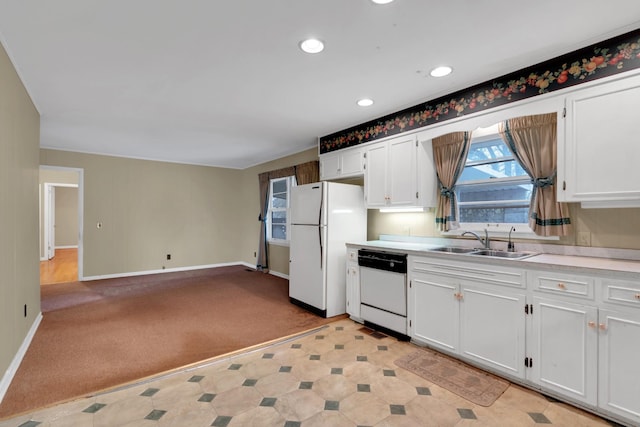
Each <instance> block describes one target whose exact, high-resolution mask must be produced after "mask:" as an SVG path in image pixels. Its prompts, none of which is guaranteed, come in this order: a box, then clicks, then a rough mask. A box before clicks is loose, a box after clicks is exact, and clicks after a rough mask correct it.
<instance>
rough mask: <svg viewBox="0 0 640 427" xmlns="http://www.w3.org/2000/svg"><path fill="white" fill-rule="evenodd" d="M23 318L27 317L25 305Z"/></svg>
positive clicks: (25, 306)
mask: <svg viewBox="0 0 640 427" xmlns="http://www.w3.org/2000/svg"><path fill="white" fill-rule="evenodd" d="M24 317H27V304H25V305H24Z"/></svg>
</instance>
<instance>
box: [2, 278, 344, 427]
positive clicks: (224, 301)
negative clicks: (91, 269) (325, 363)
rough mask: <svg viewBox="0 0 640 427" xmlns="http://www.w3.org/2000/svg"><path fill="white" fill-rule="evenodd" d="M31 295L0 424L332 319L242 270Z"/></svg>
mask: <svg viewBox="0 0 640 427" xmlns="http://www.w3.org/2000/svg"><path fill="white" fill-rule="evenodd" d="M41 292H42V304H41V306H42V313H43V319H42V322H41V324H40V327H39V328H38V331H37V332H36V334H35V336H34V338H33V341H32V343H31V346H30V347H29V349H28V351H27V353H26V355H25V357H24V359H23V360H22V364H21V365H20V368H19V369H18V372H17V373H16V375H15V377H14V379H13V382H12V383H11V385H10V387H9V389H8V391H7V394H6V395H5V397H4V399H3V400H2V402H0V419H3V418H8V417H11V416H14V415H17V414H20V413H24V412H28V411H32V410H34V409H36V408H41V407H44V406H49V405H52V404H54V403H58V402H62V401H67V400H70V399H73V398H77V397H80V396H86V395H90V394H93V393H95V392H98V391H101V390H105V389H109V388H112V387H115V386H118V385H121V384H125V383H128V382H131V381H136V380H139V379H141V378H146V377H149V376H153V375H157V374H158V373H161V372H166V371H169V370H172V369H175V368H178V367H181V366H185V365H190V364H193V363H197V362H200V361H202V360H207V359H209V358H212V357H215V356H219V355H222V354H226V353H229V352H234V351H237V350H240V349H243V348H246V347H251V346H254V345H257V344H261V343H264V342H268V341H271V340H274V339H278V338H281V337H284V336H288V335H292V334H296V333H300V332H302V331H306V330H309V329H312V328H316V327H319V326H321V325H324V324H326V323H329V322H331V321H332V320H335V319H336V318H332V319H324V318H321V317H318V316H316V315H314V314H312V313H310V312H308V311H305V310H303V309H301V308H299V307H297V306H295V305H293V304H291V303H290V302H289V282H288V281H287V280H285V279H282V278H278V277H275V276H272V275H270V274H263V273H259V272H256V271H253V270H250V269H246V268H245V267H242V266H232V267H220V268H212V269H204V270H194V271H185V272H175V273H165V274H155V275H148V276H136V277H128V278H120V279H108V280H98V281H93V282H81V283H80V282H74V283H60V284H54V285H47V286H44V287H42V290H41ZM338 317H340V316H338Z"/></svg>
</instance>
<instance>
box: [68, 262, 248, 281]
mask: <svg viewBox="0 0 640 427" xmlns="http://www.w3.org/2000/svg"><path fill="white" fill-rule="evenodd" d="M232 265H244V266H246V267H249V268H253V269H255V268H256V267H255V266H254V265H251V264H249V263H247V262H244V261H240V262H226V263H220V264H208V265H194V266H189V267H176V268H165V269H164V270H146V271H133V272H129V273H117V274H103V275H100V276H85V277H82V278H81V279H80V281H88V280H102V279H117V278H121V277H133V276H144V275H146V274H158V273H174V272H177V271H191V270H203V269H205V268H217V267H229V266H232Z"/></svg>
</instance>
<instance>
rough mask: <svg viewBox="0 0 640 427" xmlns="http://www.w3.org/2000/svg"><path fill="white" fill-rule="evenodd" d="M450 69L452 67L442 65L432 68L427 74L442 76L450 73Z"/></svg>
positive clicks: (451, 69)
mask: <svg viewBox="0 0 640 427" xmlns="http://www.w3.org/2000/svg"><path fill="white" fill-rule="evenodd" d="M452 71H453V68H451V67H448V66H446V65H444V66H442V67H436V68H434V69H433V70H431V72H430V73H429V74H430V75H431V77H444V76H448V75H449V74H451V72H452Z"/></svg>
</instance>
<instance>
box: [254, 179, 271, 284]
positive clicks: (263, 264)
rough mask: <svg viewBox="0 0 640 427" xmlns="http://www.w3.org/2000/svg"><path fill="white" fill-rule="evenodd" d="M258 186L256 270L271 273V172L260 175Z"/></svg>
mask: <svg viewBox="0 0 640 427" xmlns="http://www.w3.org/2000/svg"><path fill="white" fill-rule="evenodd" d="M258 185H259V189H260V214H259V215H258V221H260V242H259V244H258V258H257V260H256V270H258V271H264V272H267V271H269V262H268V259H269V252H268V248H267V211H268V209H269V172H264V173H261V174H259V175H258Z"/></svg>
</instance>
